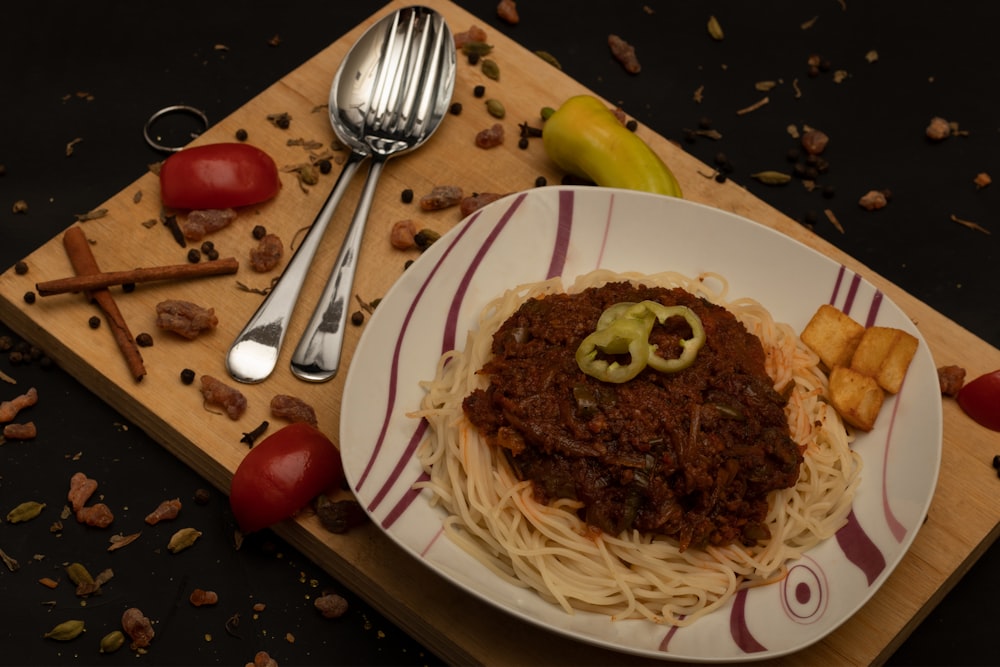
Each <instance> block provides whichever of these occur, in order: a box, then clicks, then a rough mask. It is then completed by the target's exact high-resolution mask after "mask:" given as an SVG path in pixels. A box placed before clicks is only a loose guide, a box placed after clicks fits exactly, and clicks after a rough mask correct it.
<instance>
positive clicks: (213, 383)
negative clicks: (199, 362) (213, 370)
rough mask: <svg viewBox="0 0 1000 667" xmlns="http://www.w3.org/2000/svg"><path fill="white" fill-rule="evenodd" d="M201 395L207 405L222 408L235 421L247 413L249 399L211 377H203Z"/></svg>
mask: <svg viewBox="0 0 1000 667" xmlns="http://www.w3.org/2000/svg"><path fill="white" fill-rule="evenodd" d="M201 395H202V398H204V400H205V403H207V404H208V405H214V406H218V407H220V408H222V409H223V410H224V411H225V413H226V415H228V416H229V418H230V419H232V420H233V421H236V420H237V419H239V418H240V417H242V416H243V413H244V412H246V409H247V399H246V397H245V396H244V395H243V394H242V392H240V390H239V389H235V388H234V387H231V386H229V385H227V384H226V383H225V382H222V381H221V380H218V379H217V378H214V377H212V376H211V375H202V376H201Z"/></svg>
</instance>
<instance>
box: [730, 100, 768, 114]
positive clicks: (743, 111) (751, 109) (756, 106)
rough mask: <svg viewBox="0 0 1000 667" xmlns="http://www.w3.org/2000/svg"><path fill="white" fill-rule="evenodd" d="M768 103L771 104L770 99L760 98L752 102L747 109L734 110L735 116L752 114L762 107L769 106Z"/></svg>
mask: <svg viewBox="0 0 1000 667" xmlns="http://www.w3.org/2000/svg"><path fill="white" fill-rule="evenodd" d="M770 103H771V98H769V97H762V98H761V99H759V100H757V101H756V102H754V103H753V104H751V105H750V106H748V107H743V108H742V109H737V110H736V115H737V116H745V115H746V114H748V113H752V112H754V111H756V110H757V109H760V108H761V107H762V106H764V105H766V104H770Z"/></svg>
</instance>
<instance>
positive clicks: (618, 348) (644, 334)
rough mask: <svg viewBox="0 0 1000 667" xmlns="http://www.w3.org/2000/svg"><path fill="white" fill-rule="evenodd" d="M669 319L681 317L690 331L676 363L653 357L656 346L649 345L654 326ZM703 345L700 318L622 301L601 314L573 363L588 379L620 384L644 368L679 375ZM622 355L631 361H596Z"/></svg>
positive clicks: (679, 310)
mask: <svg viewBox="0 0 1000 667" xmlns="http://www.w3.org/2000/svg"><path fill="white" fill-rule="evenodd" d="M671 317H683V318H684V320H685V321H686V322H687V323H688V326H690V327H691V337H690V338H685V339H682V340H681V341H680V345H681V348H682V349H681V356H680V357H678V358H676V359H666V358H664V357H661V356H660V355H658V354H656V352H657V350H658V348H657V346H656V345H653V344H651V343H650V342H649V334H650V332H651V331H652V330H653V324H654V322H659V323H660V324H663V323H665V322H666V321H667V320H668V319H670V318H671ZM704 344H705V329H704V327H703V326H702V324H701V318H699V317H698V315H697V314H696V313H695V312H694V311H693V310H691V309H690V308H688V307H687V306H664V305H663V304H661V303H657V302H656V301H648V300H647V301H641V302H639V303H634V302H630V301H623V302H621V303H616V304H614V305H612V306H609V307H608V308H606V309H605V310H604V312H603V313H601V316H600V318H598V320H597V327H596V330H595V331H594V332H593V333H591V334H590V335H588V336H587V337H586V338H584V339H583V342H582V343H580V346H579V347H578V348H577V351H576V362H577V365H578V366H579V367H580V370H582V371H583V372H584V373H586V374H587V375H590V376H591V377H594V378H597V379H598V380H603V381H605V382H615V383H621V382H628V381H629V380H631V379H632V378H634V377H635V376H637V375H638V374H639V373H640V372H642V369H643V368H645V367H646V366H647V365H648V366H650V367H651V368H653V369H654V370H657V371H660V372H661V373H676V372H678V371H682V370H684V369H685V368H687V367H688V366H690V365H691V364H692V363H694V360H695V358H696V357H697V356H698V351H699V350H700V349H701V348H702V346H703V345H704ZM626 352H627V353H628V354H629V355H630V357H631V360H630V361H629V363H628V364H625V365H622V364H620V363H619V362H617V361H613V360H612V361H608V360H605V359H599V358H598V355H599V354H601V353H603V354H605V355H622V354H625V353H626Z"/></svg>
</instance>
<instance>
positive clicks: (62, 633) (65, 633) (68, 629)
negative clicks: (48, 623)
mask: <svg viewBox="0 0 1000 667" xmlns="http://www.w3.org/2000/svg"><path fill="white" fill-rule="evenodd" d="M85 628H86V624H85V623H84V622H83V621H80V620H77V619H74V620H70V621H63V622H62V623H60V624H59V625H57V626H55V627H54V628H52V629H51V630H49V631H48V632H46V633H45V634H44V635H42V636H43V637H44V638H45V639H54V640H55V641H57V642H68V641H72V640H74V639H76V638H77V637H79V636H80V635H81V634H83V631H84V629H85Z"/></svg>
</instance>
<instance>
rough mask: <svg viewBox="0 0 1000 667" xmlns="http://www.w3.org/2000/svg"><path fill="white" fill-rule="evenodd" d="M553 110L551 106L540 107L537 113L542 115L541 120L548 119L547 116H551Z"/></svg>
mask: <svg viewBox="0 0 1000 667" xmlns="http://www.w3.org/2000/svg"><path fill="white" fill-rule="evenodd" d="M555 112H556V110H555V109H553V108H552V107H542V110H541V112H540V113H539V115H540V116H541V117H542V120H548V119H549V118H551V117H552V114H554V113H555Z"/></svg>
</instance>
